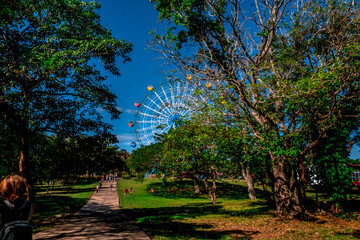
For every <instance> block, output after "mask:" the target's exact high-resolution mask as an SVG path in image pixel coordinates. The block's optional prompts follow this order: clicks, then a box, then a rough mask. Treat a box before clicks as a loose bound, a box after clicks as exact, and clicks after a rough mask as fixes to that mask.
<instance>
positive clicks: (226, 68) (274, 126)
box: [152, 0, 360, 214]
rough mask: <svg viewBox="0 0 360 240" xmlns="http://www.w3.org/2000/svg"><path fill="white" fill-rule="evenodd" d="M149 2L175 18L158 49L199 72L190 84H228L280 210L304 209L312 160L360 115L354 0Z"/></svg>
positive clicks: (229, 96) (164, 17)
mask: <svg viewBox="0 0 360 240" xmlns="http://www.w3.org/2000/svg"><path fill="white" fill-rule="evenodd" d="M152 2H154V3H155V8H156V9H157V10H158V11H159V17H160V19H161V20H169V21H170V22H172V23H173V25H172V26H171V27H170V28H169V31H168V32H167V34H166V36H160V35H156V34H155V35H154V41H155V42H156V43H157V44H159V45H158V46H159V47H158V50H159V51H160V52H162V53H163V54H164V55H165V57H166V60H167V62H168V63H173V64H174V65H176V66H178V69H179V70H180V71H182V72H183V73H184V74H185V73H193V76H194V77H193V79H192V80H191V81H196V80H197V79H198V80H202V81H204V80H205V81H212V82H214V83H219V84H218V85H216V86H219V87H220V86H223V89H224V92H225V93H226V94H224V96H223V97H224V98H226V99H227V100H228V101H230V102H231V103H232V105H233V106H236V108H238V109H239V110H240V111H239V112H238V113H237V114H238V116H239V118H238V119H241V122H240V123H242V124H246V129H249V134H251V136H253V137H254V138H256V140H257V142H258V146H259V147H260V148H261V150H262V151H264V152H266V153H267V155H268V156H269V157H270V158H269V162H268V164H269V165H270V166H271V176H269V181H270V182H271V183H272V189H273V196H274V200H275V203H276V210H277V212H278V213H279V214H280V213H290V214H297V213H301V212H302V211H303V210H304V203H305V200H306V194H305V191H306V162H305V159H306V158H307V157H308V156H309V154H310V153H311V152H312V151H313V150H315V147H316V146H319V145H320V144H322V143H324V142H326V141H327V140H326V139H327V136H328V134H330V132H331V131H332V130H333V129H334V128H336V127H338V126H339V122H340V121H341V120H342V119H349V120H351V119H354V118H358V117H359V96H360V95H359V79H360V78H359V71H358V70H357V69H358V67H359V64H360V61H359V56H360V51H359V47H358V42H359V40H360V39H359V38H360V36H359V35H358V34H357V33H358V32H359V30H360V29H359V27H360V24H359V21H360V17H359V16H360V15H359V11H360V10H359V8H358V5H357V3H356V4H355V3H354V4H350V3H347V2H345V1H336V0H334V1H325V2H318V1H309V2H306V3H304V4H300V3H297V4H295V2H291V1H288V0H280V1H265V0H264V1H262V4H260V3H259V1H257V0H255V1H254V4H253V5H250V6H249V5H248V2H244V1H240V0H234V1H212V0H203V1H180V0H171V1H165V0H153V1H152ZM187 47H189V49H190V51H185V50H184V49H185V48H187ZM349 109H352V111H349ZM358 127H359V125H357V126H356V128H357V129H358ZM349 130H350V131H348V134H349V136H350V135H351V130H353V129H349Z"/></svg>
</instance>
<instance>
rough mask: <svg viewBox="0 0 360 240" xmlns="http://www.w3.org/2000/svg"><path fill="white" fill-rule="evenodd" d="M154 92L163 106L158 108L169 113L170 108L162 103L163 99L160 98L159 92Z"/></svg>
mask: <svg viewBox="0 0 360 240" xmlns="http://www.w3.org/2000/svg"><path fill="white" fill-rule="evenodd" d="M154 93H155V95H156V97H157V98H158V99H159V101H160V102H161V104H162V105H163V106H164V107H163V108H160V109H165V110H167V111H168V113H169V114H171V110H170V109H169V107H168V106H167V105H168V104H166V103H164V101H163V100H162V99H161V97H160V96H159V94H158V93H157V92H154Z"/></svg>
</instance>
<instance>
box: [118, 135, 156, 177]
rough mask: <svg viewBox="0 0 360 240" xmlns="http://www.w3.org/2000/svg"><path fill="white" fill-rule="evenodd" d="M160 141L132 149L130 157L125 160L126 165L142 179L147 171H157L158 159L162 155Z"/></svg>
mask: <svg viewBox="0 0 360 240" xmlns="http://www.w3.org/2000/svg"><path fill="white" fill-rule="evenodd" d="M161 149H162V145H161V143H159V142H157V143H152V144H150V145H147V146H141V147H140V148H138V149H135V150H134V151H132V153H131V155H130V157H129V158H128V159H126V160H125V162H126V165H127V167H128V168H129V170H130V171H132V173H135V174H136V175H137V179H138V180H140V181H142V180H143V179H144V177H145V175H146V173H148V172H152V171H159V170H160V169H159V166H160V159H161V156H162V150H161Z"/></svg>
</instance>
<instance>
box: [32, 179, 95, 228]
mask: <svg viewBox="0 0 360 240" xmlns="http://www.w3.org/2000/svg"><path fill="white" fill-rule="evenodd" d="M98 182H99V181H98V180H95V179H80V180H79V181H77V182H71V183H68V184H66V185H65V184H56V185H54V188H53V187H52V186H50V189H49V190H50V192H49V193H50V195H46V186H45V185H37V186H36V198H35V204H34V205H35V213H34V215H33V217H32V221H31V225H32V227H33V233H36V232H39V231H41V230H43V229H46V228H49V227H51V226H54V225H55V224H60V223H62V222H63V221H64V220H66V219H67V218H68V217H69V216H70V215H72V214H74V213H75V212H77V211H78V210H79V209H80V208H81V207H82V206H83V205H84V204H85V203H86V202H87V201H88V200H89V199H90V197H91V196H92V193H93V191H94V189H95V187H96V184H97V183H98Z"/></svg>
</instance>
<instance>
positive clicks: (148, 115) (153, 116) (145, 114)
mask: <svg viewBox="0 0 360 240" xmlns="http://www.w3.org/2000/svg"><path fill="white" fill-rule="evenodd" d="M139 114H141V115H143V116H147V117H152V118H158V119H162V120H166V119H167V118H165V117H160V116H156V115H154V114H148V113H143V112H140V113H139Z"/></svg>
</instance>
